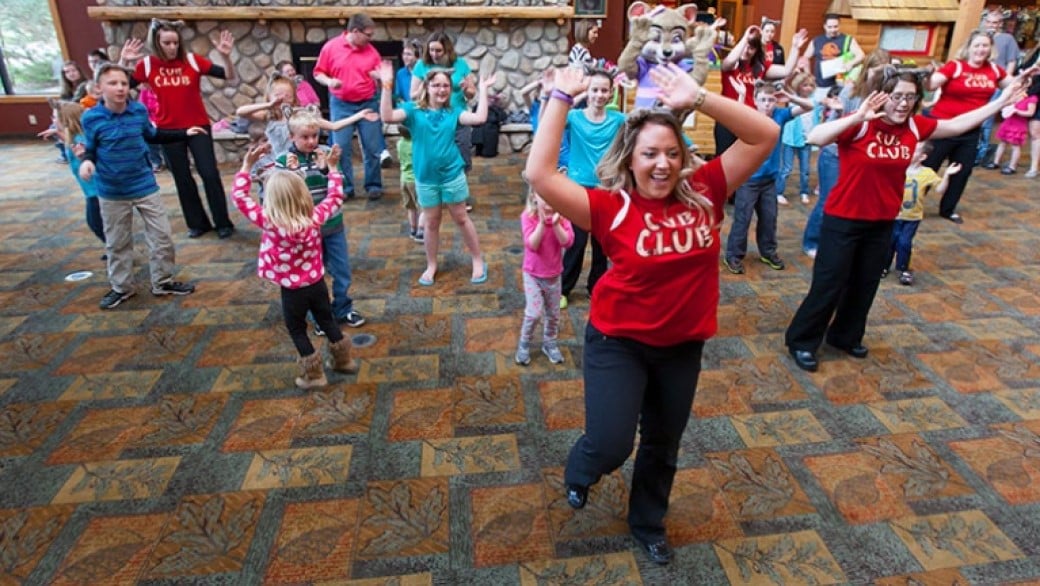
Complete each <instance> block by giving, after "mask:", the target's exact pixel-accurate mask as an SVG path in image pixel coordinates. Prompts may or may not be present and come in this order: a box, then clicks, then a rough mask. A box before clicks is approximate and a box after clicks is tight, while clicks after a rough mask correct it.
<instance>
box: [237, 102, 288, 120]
mask: <svg viewBox="0 0 1040 586" xmlns="http://www.w3.org/2000/svg"><path fill="white" fill-rule="evenodd" d="M279 104H281V101H280V100H271V101H270V102H257V103H255V104H246V105H245V106H239V108H238V109H237V110H235V116H242V117H243V118H251V119H253V120H267V119H268V118H269V117H270V115H271V114H270V113H271V108H275V107H277V106H278V105H279Z"/></svg>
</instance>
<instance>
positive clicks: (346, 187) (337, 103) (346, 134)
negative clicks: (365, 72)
mask: <svg viewBox="0 0 1040 586" xmlns="http://www.w3.org/2000/svg"><path fill="white" fill-rule="evenodd" d="M365 108H369V109H371V110H373V111H375V112H378V111H379V94H378V93H377V94H376V95H375V96H373V97H372V98H371V99H368V100H366V101H364V102H344V101H343V100H341V99H339V98H337V97H336V96H332V95H330V96H329V111H330V114H331V115H332V121H333V122H335V121H337V120H342V119H344V118H347V117H349V116H352V115H354V114H356V113H357V112H359V111H361V110H364V109H365ZM355 126H356V127H357V131H358V136H359V137H361V161H362V163H363V164H364V166H365V192H366V193H369V194H373V193H382V192H383V174H382V169H381V168H380V166H379V153H381V152H383V149H385V148H386V139H385V138H384V137H383V123H382V122H379V121H376V122H370V121H368V120H365V119H363V118H362V119H361V120H360V121H358V122H356V123H354V124H352V125H350V126H348V127H346V128H344V129H342V130H337V131H336V132H333V133H332V140H333V141H334V142H335V143H336V144H338V145H339V148H341V149H342V150H343V155H342V157H341V158H340V160H339V166H340V170H341V171H342V172H343V193H344V195H347V196H348V197H349V196H351V195H353V194H354V164H353V163H352V159H351V157H352V156H353V149H354V146H353V143H354V127H355ZM333 309H335V307H333Z"/></svg>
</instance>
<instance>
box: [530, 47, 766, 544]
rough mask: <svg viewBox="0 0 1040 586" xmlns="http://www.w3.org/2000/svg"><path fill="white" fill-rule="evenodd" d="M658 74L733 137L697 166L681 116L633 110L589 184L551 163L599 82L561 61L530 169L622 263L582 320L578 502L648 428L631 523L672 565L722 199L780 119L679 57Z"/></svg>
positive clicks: (715, 281)
mask: <svg viewBox="0 0 1040 586" xmlns="http://www.w3.org/2000/svg"><path fill="white" fill-rule="evenodd" d="M650 75H651V77H652V79H653V80H654V82H655V83H656V84H657V85H658V87H660V89H661V95H660V99H661V101H662V102H663V103H664V105H665V106H667V107H669V108H672V109H673V110H676V111H679V110H684V109H685V110H688V109H690V108H693V109H699V110H701V111H702V112H704V114H705V115H707V116H711V117H712V118H714V119H715V120H718V121H719V122H721V123H724V124H726V125H727V126H729V127H730V128H733V129H734V130H735V131H736V133H737V141H736V142H735V143H734V144H733V146H731V147H730V149H729V150H727V151H726V152H725V153H724V154H723V155H720V156H718V157H715V158H714V159H712V160H711V161H710V162H708V163H705V164H703V165H697V164H696V163H695V162H694V159H693V158H692V157H691V155H690V152H689V150H688V148H687V146H686V142H685V141H684V140H683V134H682V129H681V127H680V125H679V121H678V120H677V119H676V118H675V116H673V115H672V114H670V113H668V112H665V111H661V110H636V111H634V112H633V113H632V114H630V115H629V116H628V118H627V120H626V121H625V124H624V126H623V127H622V128H621V130H620V133H619V134H618V136H617V138H616V139H615V140H614V143H613V145H612V146H611V147H610V149H609V150H608V151H607V153H606V154H605V155H604V157H603V159H602V162H601V163H600V165H599V168H598V169H597V175H598V177H599V183H600V185H601V187H599V188H585V187H582V186H581V185H578V184H577V183H575V182H574V181H573V180H571V179H570V178H568V177H567V176H566V175H564V174H562V173H557V172H556V170H555V168H554V165H555V163H556V156H557V154H558V153H559V152H560V141H561V139H562V136H563V128H564V125H565V123H566V119H567V112H568V110H569V109H570V107H571V105H572V103H573V96H575V95H577V94H579V93H581V92H583V91H585V90H586V88H587V87H588V83H589V79H588V78H587V77H585V76H584V75H583V72H582V71H580V70H578V69H571V68H567V69H561V70H557V72H556V77H555V85H556V87H555V89H554V90H553V92H552V95H551V98H550V100H549V102H548V104H547V105H546V106H545V110H544V112H543V114H542V119H541V122H540V123H539V125H538V133H537V134H536V136H535V138H534V144H533V145H532V146H531V154H530V156H529V157H528V159H527V168H526V171H525V173H526V174H527V178H528V181H529V182H530V184H531V186H532V188H533V189H534V190H535V192H537V193H538V194H540V195H541V196H542V198H543V199H544V200H545V201H546V202H548V203H549V204H551V205H552V207H553V208H554V209H555V210H556V211H557V212H559V213H560V214H562V215H563V216H565V217H567V218H568V219H570V220H571V222H573V223H574V225H576V226H579V227H581V228H582V229H584V230H587V231H589V232H590V233H591V234H592V235H593V237H595V238H596V239H597V240H598V241H599V242H600V243H601V244H602V246H603V251H604V252H605V253H606V254H607V256H609V257H610V259H611V260H612V261H613V264H612V265H611V267H610V268H609V269H607V272H606V273H605V274H604V275H603V276H602V277H601V278H600V280H599V281H598V282H597V284H596V295H595V296H594V297H593V298H592V307H591V309H590V311H589V323H588V327H587V328H586V331H585V348H584V359H583V370H584V378H585V435H583V436H582V437H581V438H580V439H579V440H578V441H577V443H576V444H575V445H574V447H573V448H572V449H571V453H570V457H569V458H568V461H567V470H566V472H565V475H564V476H565V477H564V482H565V483H566V498H567V502H568V504H570V506H571V507H574V508H576V509H580V508H582V507H584V506H585V502H586V499H587V498H588V491H589V487H590V486H592V485H593V484H596V482H598V481H599V479H600V478H601V477H602V476H603V475H604V474H610V473H611V472H612V471H614V470H616V469H617V468H618V467H620V466H621V465H622V464H623V463H624V462H625V460H626V459H628V456H629V454H631V452H632V446H633V443H634V441H635V434H636V430H637V429H638V430H639V437H640V439H639V450H638V451H637V453H636V460H635V472H634V473H633V475H632V490H631V492H630V498H629V514H628V524H629V527H630V529H631V531H632V535H633V537H635V539H636V540H637V541H638V542H639V544H640V546H641V547H642V549H643V550H644V551H645V552H646V553H647V555H648V556H649V557H650V559H651V560H652V561H654V562H655V563H658V564H667V563H668V562H669V561H670V560H671V555H672V554H671V549H670V548H669V546H668V542H667V540H666V538H665V528H664V516H665V513H666V512H667V510H668V495H669V493H670V492H671V488H672V481H673V479H674V477H675V471H676V457H677V454H678V452H679V440H680V438H681V437H682V434H683V430H684V429H685V428H686V422H687V421H688V420H689V418H690V408H691V406H692V404H693V395H694V392H695V391H696V389H697V377H698V375H699V374H700V366H701V350H702V349H703V347H704V341H705V340H707V339H708V338H710V337H711V336H712V335H714V334H715V331H716V329H717V325H716V313H717V310H718V304H719V241H720V236H719V227H720V225H721V224H722V209H723V207H724V205H725V202H726V196H727V195H728V194H730V193H733V191H734V190H735V189H736V188H737V187H738V186H739V185H741V184H742V183H744V181H746V180H747V178H748V177H750V176H751V174H752V173H754V172H755V170H756V169H758V167H759V166H760V165H761V164H762V162H763V161H764V160H765V159H766V157H768V156H769V153H770V152H771V151H772V149H773V146H774V145H775V144H776V140H777V135H778V134H779V129H778V128H777V126H776V124H774V123H773V121H772V120H770V119H769V118H767V117H765V116H763V115H762V114H759V113H758V112H756V111H755V110H752V109H750V108H747V107H746V106H744V105H741V104H738V103H737V102H734V101H733V100H729V99H726V98H722V97H720V96H718V95H715V94H709V93H708V92H707V91H706V90H705V89H704V88H702V87H699V86H698V85H697V83H696V82H695V81H693V79H692V78H691V77H690V76H689V75H688V74H686V73H685V72H683V71H682V70H681V69H680V68H679V67H677V66H675V65H668V66H659V67H657V68H655V69H653V70H651V73H650Z"/></svg>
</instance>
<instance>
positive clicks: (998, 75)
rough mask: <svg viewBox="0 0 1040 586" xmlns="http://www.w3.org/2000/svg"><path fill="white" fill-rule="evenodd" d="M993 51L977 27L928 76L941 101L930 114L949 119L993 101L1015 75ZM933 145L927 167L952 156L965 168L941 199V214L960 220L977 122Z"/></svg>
mask: <svg viewBox="0 0 1040 586" xmlns="http://www.w3.org/2000/svg"><path fill="white" fill-rule="evenodd" d="M992 52H993V40H992V39H991V38H990V36H989V34H988V33H986V32H985V31H981V30H977V31H972V33H971V34H970V35H968V40H967V41H965V42H964V45H963V46H961V48H960V50H958V51H957V55H956V58H955V59H951V60H950V61H948V62H947V63H946V64H945V65H943V66H942V67H940V68H939V69H937V70H936V71H935V73H932V75H931V77H930V78H929V79H928V87H929V89H932V90H937V89H939V90H941V93H940V95H939V101H938V102H936V104H935V105H934V106H932V110H931V112H930V113H929V116H931V117H932V118H935V119H937V120H949V119H951V118H955V117H957V116H959V115H961V114H963V113H965V112H969V111H971V110H974V109H976V108H979V107H980V106H983V105H985V104H986V103H987V102H989V101H990V99H991V98H992V97H993V94H994V93H995V92H996V91H997V89H999V88H1005V87H1007V86H1008V84H1010V83H1011V82H1012V81H1013V80H1014V79H1015V78H1013V77H1011V76H1009V75H1008V74H1007V72H1006V71H1004V70H1003V69H1002V68H1001V67H1000V66H999V65H997V64H996V63H992V62H991V61H990V56H991V55H992ZM932 145H933V146H934V147H935V149H934V150H933V151H932V154H930V155H928V158H927V159H925V162H924V166H925V167H931V168H932V169H933V170H934V171H938V170H939V167H940V166H942V164H943V161H946V160H949V161H950V162H951V163H960V164H961V168H962V169H963V170H962V171H961V172H960V173H957V174H956V175H954V176H952V177H950V186H949V187H947V188H946V193H944V194H943V196H942V199H941V200H940V201H939V215H940V216H942V217H944V218H946V219H947V220H949V221H951V222H953V223H955V224H961V223H963V222H964V219H963V218H961V215H960V214H958V213H957V203H958V202H960V200H961V195H962V194H963V193H964V188H965V187H966V186H967V185H968V178H969V177H971V170H972V168H973V167H974V166H975V156H976V154H977V152H978V146H979V128H978V127H977V126H975V127H972V128H969V129H968V130H967V131H965V132H964V133H962V134H959V135H955V136H950V137H947V138H943V139H941V140H935V141H932Z"/></svg>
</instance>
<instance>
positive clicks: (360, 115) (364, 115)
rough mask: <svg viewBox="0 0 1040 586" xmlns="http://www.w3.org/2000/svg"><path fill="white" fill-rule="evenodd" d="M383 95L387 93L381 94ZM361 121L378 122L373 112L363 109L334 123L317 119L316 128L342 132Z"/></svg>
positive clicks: (377, 117)
mask: <svg viewBox="0 0 1040 586" xmlns="http://www.w3.org/2000/svg"><path fill="white" fill-rule="evenodd" d="M383 93H384V94H385V93H387V92H383ZM390 99H391V100H393V96H391V98H390ZM379 101H380V102H382V101H383V99H382V97H380V98H379ZM380 106H382V104H380ZM361 120H368V121H369V122H378V121H379V114H378V113H376V112H375V111H374V110H371V109H369V108H365V109H364V110H359V111H357V112H354V113H353V114H351V115H350V116H347V117H346V118H340V119H339V120H337V121H335V122H329V121H328V120H326V119H324V118H319V119H318V127H320V128H321V129H322V130H329V131H332V132H335V131H337V130H343V129H344V128H346V127H348V126H350V125H351V124H354V123H356V122H360V121H361Z"/></svg>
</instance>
